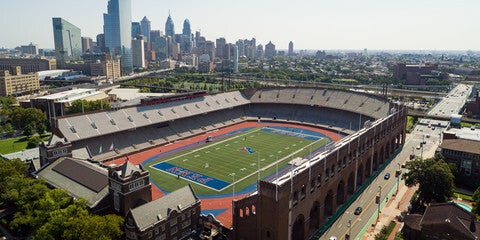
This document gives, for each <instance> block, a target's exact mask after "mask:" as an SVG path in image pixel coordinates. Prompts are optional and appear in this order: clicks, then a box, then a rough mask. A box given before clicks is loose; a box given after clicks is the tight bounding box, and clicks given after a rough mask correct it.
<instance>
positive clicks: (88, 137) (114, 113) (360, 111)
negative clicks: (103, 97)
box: [54, 88, 389, 160]
mask: <svg viewBox="0 0 480 240" xmlns="http://www.w3.org/2000/svg"><path fill="white" fill-rule="evenodd" d="M385 103H386V102H385V100H383V99H381V98H379V97H376V96H371V95H368V94H364V93H357V92H348V91H343V90H334V89H317V88H275V89H262V90H256V91H255V92H253V94H251V95H249V96H247V95H246V94H245V93H244V92H240V91H233V92H226V93H221V94H215V95H206V96H201V97H198V98H191V99H184V100H178V101H172V102H165V103H159V104H151V105H137V106H134V107H127V108H120V109H115V110H111V111H103V112H95V113H89V114H82V115H75V116H65V117H60V118H58V119H57V121H56V125H55V126H54V133H55V134H56V135H58V136H59V137H62V138H65V139H66V141H69V142H71V143H72V148H73V150H76V149H88V152H89V153H90V155H91V157H93V158H94V159H96V160H105V159H108V158H110V157H111V156H112V152H115V154H113V155H121V154H128V153H129V152H131V151H139V150H141V149H147V148H151V147H154V146H158V145H161V144H166V143H168V142H173V141H177V140H180V139H183V138H187V137H191V136H194V135H197V134H202V133H205V132H208V131H212V130H215V129H218V128H222V127H226V126H229V125H233V124H237V123H240V122H242V121H247V120H255V121H257V120H259V118H260V120H262V121H264V120H269V121H270V120H272V121H273V120H275V121H290V122H298V123H303V124H309V125H315V126H319V127H324V128H330V129H332V130H335V131H342V132H346V133H351V132H353V131H356V130H358V129H359V127H362V126H363V124H364V123H365V122H366V121H368V120H370V121H372V120H374V119H377V118H380V117H384V116H386V115H387V114H388V110H389V107H388V104H385ZM339 110H340V111H339ZM112 145H113V149H112Z"/></svg>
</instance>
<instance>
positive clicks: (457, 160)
mask: <svg viewBox="0 0 480 240" xmlns="http://www.w3.org/2000/svg"><path fill="white" fill-rule="evenodd" d="M438 147H439V149H440V151H441V153H442V155H443V157H444V158H445V161H446V162H447V163H454V164H455V165H456V166H457V169H458V173H457V175H456V177H457V179H456V181H458V182H461V183H462V184H463V185H464V186H469V187H471V188H473V189H475V188H477V187H478V186H480V129H475V127H472V128H460V129H458V128H451V129H448V130H445V131H444V132H443V136H442V142H441V144H440V146H438Z"/></svg>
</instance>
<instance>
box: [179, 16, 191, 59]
mask: <svg viewBox="0 0 480 240" xmlns="http://www.w3.org/2000/svg"><path fill="white" fill-rule="evenodd" d="M180 39H181V41H180V49H181V50H182V52H186V53H190V52H191V51H192V45H193V37H192V29H191V27H190V21H189V20H188V19H185V21H184V22H183V30H182V36H181V38H180Z"/></svg>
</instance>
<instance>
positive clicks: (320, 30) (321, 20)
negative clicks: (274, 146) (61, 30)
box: [0, 0, 480, 50]
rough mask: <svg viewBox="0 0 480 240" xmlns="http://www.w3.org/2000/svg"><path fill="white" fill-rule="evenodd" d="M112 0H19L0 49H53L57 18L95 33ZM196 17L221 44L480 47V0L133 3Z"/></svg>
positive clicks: (177, 18)
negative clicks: (252, 41) (244, 41)
mask: <svg viewBox="0 0 480 240" xmlns="http://www.w3.org/2000/svg"><path fill="white" fill-rule="evenodd" d="M107 2H108V0H41V1H40V0H11V1H8V4H6V3H5V2H4V3H3V4H2V7H1V8H0V29H1V35H0V48H1V47H6V48H13V47H15V46H19V45H26V44H29V43H30V42H33V43H36V44H38V46H39V47H40V48H53V33H52V20H51V18H52V17H62V18H64V19H66V20H67V21H69V22H70V23H72V24H74V25H76V26H78V27H79V28H81V30H82V35H83V36H88V37H92V38H94V37H95V36H96V35H97V34H98V33H101V32H102V31H103V13H104V12H106V9H107ZM169 10H170V11H171V15H172V18H173V20H174V23H175V31H176V32H181V31H182V25H183V20H184V19H185V18H188V19H189V20H190V22H191V25H192V31H194V32H195V31H196V30H201V33H202V35H203V36H205V37H207V39H209V40H212V41H215V39H216V38H218V37H225V38H226V39H227V41H228V42H235V41H236V40H237V39H239V38H242V39H250V38H252V37H255V38H256V39H257V44H263V45H265V44H266V43H267V42H268V41H269V40H271V41H272V42H273V43H274V44H275V45H276V46H277V49H286V48H287V47H288V42H289V41H293V42H294V45H295V49H296V50H299V49H363V48H368V49H386V50H480V15H479V10H480V0H335V1H332V0H296V1H290V0H242V1H236V0H235V1H232V0H203V1H199V0H169V1H160V0H132V21H140V20H141V19H142V18H143V16H147V18H149V19H150V21H151V22H152V29H155V30H162V31H164V26H165V20H166V18H167V16H168V11H169Z"/></svg>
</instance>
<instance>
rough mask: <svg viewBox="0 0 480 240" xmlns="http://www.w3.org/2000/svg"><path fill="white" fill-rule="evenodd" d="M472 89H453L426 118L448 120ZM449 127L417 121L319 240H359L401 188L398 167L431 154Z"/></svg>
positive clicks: (423, 120)
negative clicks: (399, 148)
mask: <svg viewBox="0 0 480 240" xmlns="http://www.w3.org/2000/svg"><path fill="white" fill-rule="evenodd" d="M471 88H472V87H471V86H466V85H463V84H460V85H459V86H457V87H455V88H454V89H453V90H452V91H451V92H450V93H449V94H448V97H445V98H443V99H442V100H441V101H440V102H439V103H438V104H437V105H436V106H435V107H433V108H432V110H431V111H430V112H429V114H435V113H439V114H445V115H447V114H448V116H450V114H451V113H448V111H450V112H451V110H453V112H455V113H458V112H459V111H460V109H462V108H463V105H464V104H465V102H466V99H467V98H468V96H469V95H470V92H471ZM462 93H463V94H462ZM443 112H445V113H443ZM448 124H449V122H448V121H438V120H431V119H422V120H420V122H419V124H417V125H416V126H415V128H414V130H413V131H412V133H411V134H409V136H408V138H407V140H406V142H405V144H404V146H403V149H402V151H401V152H400V153H399V154H398V155H397V156H396V157H395V158H394V159H393V160H392V161H391V162H390V164H389V165H388V166H386V167H385V169H384V170H382V171H381V173H380V174H379V175H378V177H377V178H376V179H375V180H374V181H373V182H372V183H371V184H370V186H368V187H367V188H366V189H365V191H364V192H363V193H362V194H360V196H359V197H358V198H357V199H356V200H355V202H353V203H352V205H350V207H349V208H348V209H346V211H345V213H344V214H343V215H342V216H340V217H339V218H338V220H337V221H336V222H335V223H334V224H333V225H332V226H331V227H330V228H329V229H328V230H327V231H326V232H325V233H324V234H323V236H322V237H321V238H320V239H329V238H330V237H331V236H335V237H337V239H345V236H346V234H348V233H349V232H350V236H351V237H350V239H361V237H362V235H363V234H364V233H365V231H366V229H368V227H369V226H370V225H371V224H375V222H376V220H377V216H378V212H379V211H381V210H382V208H383V207H384V206H385V204H386V202H387V201H388V198H392V197H394V196H393V195H394V194H395V192H396V190H397V187H398V186H399V185H400V184H403V182H402V181H400V179H398V178H396V177H395V171H396V170H398V169H400V170H404V169H402V168H401V165H402V164H403V163H405V162H406V161H408V160H409V157H410V155H411V154H415V155H416V156H420V157H423V155H424V153H427V152H428V153H433V152H434V151H435V149H437V147H438V145H439V144H440V142H441V139H440V138H441V132H442V131H443V129H445V128H446V127H448ZM421 142H425V144H421ZM421 145H423V146H421ZM429 155H431V154H429ZM429 157H430V156H429ZM387 172H388V173H390V175H391V177H390V178H389V179H384V176H385V174H386V173H387ZM377 196H380V200H381V203H382V204H381V205H380V207H379V205H378V204H376V203H375V198H376V197H377ZM358 206H361V207H362V208H363V211H362V213H361V214H359V215H355V214H354V211H355V208H357V207H358ZM349 222H350V224H349ZM349 225H350V227H349Z"/></svg>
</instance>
